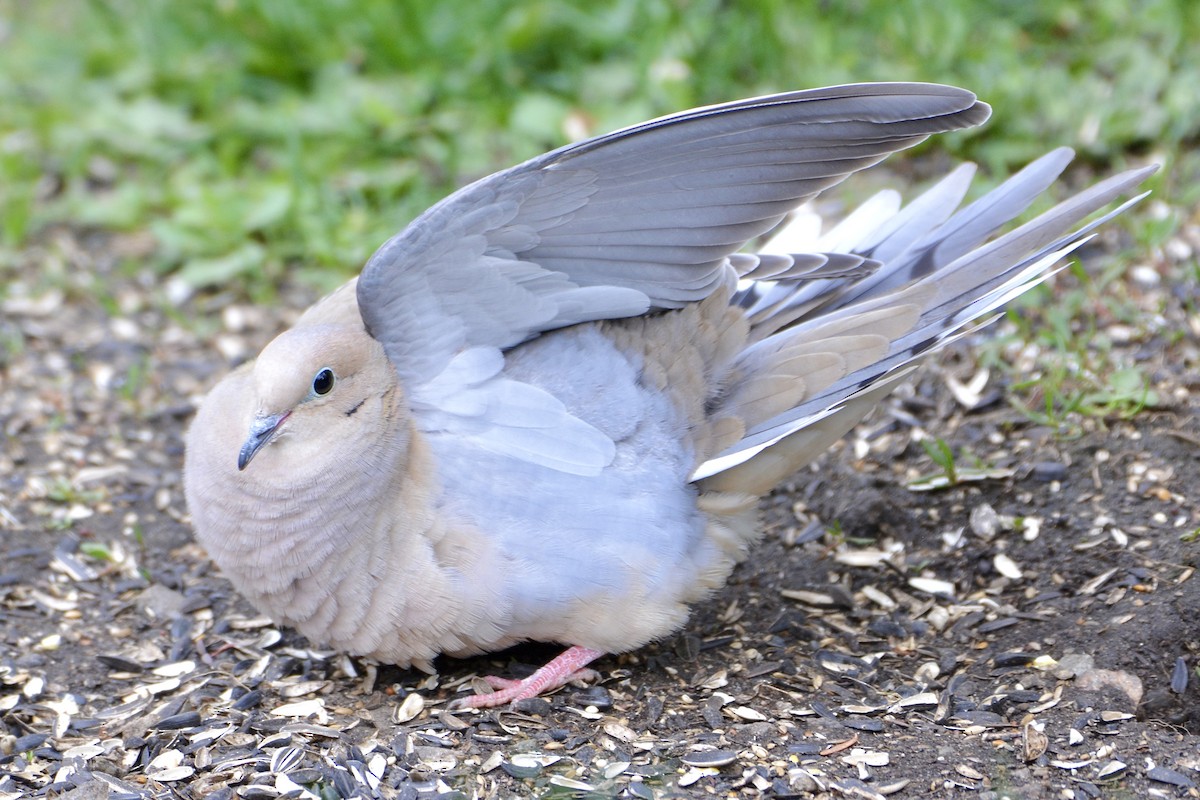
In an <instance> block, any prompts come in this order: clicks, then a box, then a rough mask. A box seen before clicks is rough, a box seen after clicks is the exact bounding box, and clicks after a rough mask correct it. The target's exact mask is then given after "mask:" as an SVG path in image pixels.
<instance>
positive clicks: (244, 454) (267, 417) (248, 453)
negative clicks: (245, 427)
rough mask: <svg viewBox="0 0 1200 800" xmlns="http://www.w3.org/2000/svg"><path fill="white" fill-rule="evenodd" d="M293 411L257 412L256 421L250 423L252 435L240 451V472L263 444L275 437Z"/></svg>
mask: <svg viewBox="0 0 1200 800" xmlns="http://www.w3.org/2000/svg"><path fill="white" fill-rule="evenodd" d="M291 413H292V412H290V411H286V412H284V413H282V414H256V415H255V416H254V422H252V423H250V435H249V436H248V437H246V443H245V444H243V445H242V450H241V452H240V453H238V471H239V472H240V471H241V470H244V469H245V468H246V465H247V464H249V463H250V459H252V458H254V454H255V453H257V452H258V451H259V450H261V449H262V448H263V445H265V444H266V443H267V442H269V441H271V439H272V438H274V436H275V431H277V430H279V426H280V425H282V424H283V421H284V420H285V419H287V418H288V415H289V414H291Z"/></svg>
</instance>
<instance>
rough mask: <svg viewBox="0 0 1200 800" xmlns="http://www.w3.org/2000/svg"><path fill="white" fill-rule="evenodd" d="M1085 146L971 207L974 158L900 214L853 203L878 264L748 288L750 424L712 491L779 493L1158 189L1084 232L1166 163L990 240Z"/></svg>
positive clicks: (743, 406) (744, 377) (841, 236)
mask: <svg viewBox="0 0 1200 800" xmlns="http://www.w3.org/2000/svg"><path fill="white" fill-rule="evenodd" d="M1071 155H1072V154H1071V151H1070V150H1069V149H1067V148H1061V149H1058V150H1055V151H1053V152H1051V153H1049V154H1047V155H1045V156H1043V157H1042V158H1040V159H1038V160H1037V161H1035V162H1033V163H1032V164H1030V165H1029V166H1028V167H1026V168H1025V169H1024V170H1022V171H1021V172H1019V173H1017V174H1016V175H1014V176H1013V177H1012V178H1010V179H1009V180H1008V181H1006V182H1005V183H1004V184H1002V185H1001V186H999V187H998V188H996V189H995V190H993V191H992V192H989V193H988V194H986V195H985V196H983V197H982V198H980V199H979V200H976V201H975V202H973V203H971V204H969V205H967V206H966V207H964V208H962V209H961V210H958V211H955V207H956V206H957V205H958V204H959V203H960V202H961V200H962V198H963V197H964V195H965V192H966V188H967V184H968V183H969V181H970V178H971V175H972V172H973V170H972V168H970V167H960V168H959V169H956V170H955V171H954V172H952V173H951V174H950V175H949V176H947V177H946V178H945V179H943V180H942V181H941V182H939V183H938V184H937V185H935V186H934V187H933V188H932V189H930V190H928V191H927V192H925V193H924V194H923V195H921V196H920V197H918V198H917V199H916V200H914V201H913V202H912V203H911V204H909V205H908V206H906V207H904V208H903V209H900V210H898V211H896V210H895V208H894V204H893V203H892V201H891V199H890V196H889V195H886V194H881V195H877V196H876V197H877V198H882V199H875V198H872V200H870V201H868V204H867V205H869V206H871V208H872V210H873V213H878V214H879V215H880V217H881V219H880V220H879V221H878V223H877V224H876V226H875V227H874V228H871V227H870V226H868V225H866V224H864V222H865V218H864V217H863V216H862V215H861V214H851V215H850V216H851V218H855V217H857V219H855V221H854V224H853V226H850V227H847V228H844V229H842V230H841V231H838V229H837V228H835V229H834V233H836V236H835V237H833V239H836V241H837V242H838V243H839V244H842V245H848V249H849V250H850V255H851V256H853V257H856V258H860V259H864V261H863V262H862V264H861V265H860V266H862V267H866V269H865V270H862V271H861V272H860V273H858V274H852V272H851V273H848V274H847V276H846V277H841V278H832V279H828V280H826V279H823V276H822V275H821V274H820V269H819V268H818V269H814V270H811V271H810V272H808V273H807V277H806V273H804V272H803V271H799V270H793V271H792V272H790V273H789V272H788V271H787V269H786V268H785V269H782V270H777V271H776V272H775V274H776V275H786V277H785V278H784V279H782V280H777V281H775V282H774V283H773V284H771V285H767V286H750V287H743V288H742V289H741V290H740V291H739V292H738V294H737V295H735V296H734V297H735V300H736V302H737V303H738V305H739V306H741V307H742V308H745V309H747V310H748V315H749V322H750V324H751V329H750V334H749V337H748V343H747V346H746V347H745V349H744V350H743V351H742V352H741V353H740V354H739V355H738V356H737V358H736V360H735V362H734V369H733V370H732V372H731V375H732V376H733V377H732V380H731V381H730V384H729V387H730V388H728V389H727V390H726V392H725V394H724V395H723V396H722V397H720V398H718V402H717V404H716V406H717V411H718V413H719V415H720V416H723V417H735V418H738V419H740V420H741V421H742V422H743V423H744V425H745V435H744V436H743V437H742V438H741V439H740V440H739V441H737V442H736V443H735V444H733V445H732V446H731V447H728V448H726V449H725V450H724V451H723V452H720V453H717V454H716V455H715V456H713V457H711V458H709V459H708V460H706V461H705V462H704V463H702V464H701V465H700V466H699V467H698V468H697V470H696V472H695V473H694V475H693V479H694V480H701V479H702V480H703V486H704V487H705V489H706V490H708V489H712V490H716V491H731V492H746V491H751V490H752V488H753V489H754V490H757V488H758V487H763V488H762V491H767V490H769V489H770V488H771V487H772V486H773V485H774V484H775V483H776V482H778V480H781V479H782V478H783V477H786V475H787V474H788V473H790V472H791V471H792V470H795V469H797V468H798V467H799V466H801V465H802V464H803V463H805V462H806V461H807V460H811V458H814V457H815V456H816V455H817V454H819V453H820V452H821V451H822V450H824V449H825V447H828V446H829V445H830V444H832V443H833V442H834V441H836V440H837V438H840V436H842V435H844V434H845V432H846V431H848V430H849V429H850V428H851V427H853V426H854V425H855V424H856V423H857V422H858V421H859V420H860V419H861V418H862V417H863V416H865V415H866V414H867V413H868V412H869V411H870V409H871V408H873V407H874V405H875V404H876V403H877V402H878V401H879V400H880V399H881V398H882V397H883V396H884V395H885V394H886V393H887V392H888V391H891V389H892V388H894V387H895V385H896V384H897V383H898V382H899V381H900V380H901V379H902V378H903V377H905V376H907V374H908V373H909V372H910V371H911V369H912V368H913V367H914V364H915V362H917V361H919V360H920V359H921V358H922V357H923V356H924V355H926V354H928V353H929V352H930V351H932V350H933V349H936V348H938V347H940V346H943V345H945V344H946V343H947V342H949V341H952V340H953V339H954V338H957V336H958V335H961V332H962V331H963V329H964V326H966V325H968V324H969V323H971V322H972V321H976V320H979V319H980V318H982V317H986V316H987V315H988V314H989V313H991V312H993V311H995V310H996V309H998V308H999V307H1001V306H1002V305H1004V304H1005V303H1007V302H1009V301H1010V300H1012V299H1013V298H1014V297H1016V296H1018V295H1020V294H1021V293H1023V292H1026V291H1028V290H1029V289H1030V288H1032V287H1033V286H1035V285H1037V284H1038V283H1040V282H1041V281H1044V280H1046V279H1047V278H1048V277H1049V276H1050V275H1052V274H1054V273H1055V272H1056V271H1057V270H1058V269H1061V268H1062V265H1061V262H1062V259H1063V257H1064V256H1066V255H1067V254H1069V253H1070V252H1071V251H1072V250H1074V249H1075V248H1077V247H1079V246H1080V245H1081V244H1082V243H1083V242H1084V241H1086V240H1087V238H1089V237H1090V235H1091V233H1092V232H1093V231H1094V230H1095V229H1096V227H1098V226H1099V225H1101V224H1103V223H1104V222H1106V221H1108V220H1109V219H1111V218H1112V217H1114V216H1116V215H1117V214H1120V213H1121V212H1122V211H1124V210H1125V209H1127V208H1128V207H1129V206H1130V205H1132V204H1133V203H1135V202H1137V201H1138V200H1139V199H1141V197H1142V196H1144V195H1139V196H1138V197H1135V198H1133V199H1131V200H1129V201H1127V202H1126V203H1124V204H1122V205H1120V206H1119V207H1117V208H1115V209H1114V210H1112V211H1110V212H1109V213H1107V214H1105V215H1103V216H1101V217H1100V218H1099V219H1097V220H1095V221H1093V222H1091V223H1089V224H1086V225H1084V226H1082V227H1080V228H1078V229H1076V230H1074V231H1072V230H1071V229H1072V228H1073V227H1074V226H1076V225H1078V224H1079V223H1080V222H1081V221H1082V220H1083V219H1084V218H1086V217H1087V216H1089V215H1091V214H1092V213H1094V212H1096V211H1098V210H1099V209H1101V208H1103V207H1104V206H1106V205H1108V204H1109V203H1111V202H1112V201H1113V200H1114V199H1116V198H1117V197H1118V196H1120V195H1122V194H1125V193H1127V192H1128V191H1130V190H1131V189H1133V188H1135V187H1136V186H1137V185H1138V184H1140V183H1141V182H1142V181H1143V180H1145V178H1146V177H1147V176H1148V175H1149V174H1150V173H1151V172H1153V171H1154V170H1155V169H1156V167H1147V168H1143V169H1136V170H1129V171H1127V172H1124V173H1121V174H1119V175H1116V176H1113V177H1111V178H1108V179H1106V180H1104V181H1101V182H1099V183H1097V184H1096V185H1095V186H1092V187H1090V188H1088V189H1086V190H1084V191H1082V192H1080V193H1079V194H1077V195H1075V196H1074V197H1072V198H1070V199H1068V200H1066V201H1064V202H1062V203H1060V204H1058V205H1057V206H1055V207H1054V208H1052V209H1050V210H1049V211H1047V212H1045V213H1043V214H1041V215H1040V216H1038V217H1036V218H1035V219H1033V220H1031V221H1029V222H1027V223H1025V224H1023V225H1021V226H1019V227H1017V228H1015V229H1014V230H1012V231H1009V232H1008V233H1005V234H1003V235H1001V236H999V237H997V238H996V239H994V240H992V241H991V242H987V243H983V242H984V241H985V240H986V239H987V237H989V236H991V235H993V234H994V232H995V231H996V230H998V229H999V228H1000V227H1001V226H1003V225H1004V224H1005V223H1008V222H1010V221H1011V220H1012V219H1013V218H1014V217H1016V216H1017V215H1019V214H1020V213H1021V212H1022V211H1024V210H1026V209H1027V208H1028V207H1029V205H1030V204H1031V203H1032V202H1033V201H1034V200H1035V199H1036V198H1037V196H1038V195H1040V194H1041V193H1042V192H1044V191H1045V190H1046V189H1047V188H1048V187H1049V186H1050V185H1051V184H1052V183H1053V182H1054V180H1055V179H1056V178H1057V177H1058V176H1059V175H1060V174H1061V172H1062V170H1063V169H1065V167H1066V165H1067V163H1068V162H1069V161H1070V158H1071ZM794 260H795V261H796V262H797V263H799V262H800V261H801V260H802V259H801V258H800V257H795V259H794ZM831 263H832V262H831ZM745 274H747V275H752V274H754V269H753V268H751V269H748V270H746V273H745ZM789 380H790V381H791V384H790V385H789Z"/></svg>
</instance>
